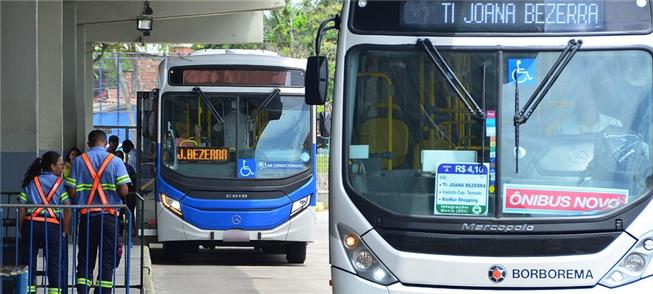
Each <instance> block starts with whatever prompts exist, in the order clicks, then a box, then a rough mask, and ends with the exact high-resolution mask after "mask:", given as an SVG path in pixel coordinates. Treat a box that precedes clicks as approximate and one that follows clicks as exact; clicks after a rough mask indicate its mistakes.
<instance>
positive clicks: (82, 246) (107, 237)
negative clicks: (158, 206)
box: [76, 213, 120, 293]
mask: <svg viewBox="0 0 653 294" xmlns="http://www.w3.org/2000/svg"><path fill="white" fill-rule="evenodd" d="M117 233H118V216H115V215H112V214H109V213H102V214H91V215H89V214H82V215H80V220H79V250H78V252H79V253H78V254H77V261H78V263H77V274H76V277H77V279H76V284H77V292H78V293H89V291H90V289H91V288H93V287H96V290H95V293H111V292H112V289H113V270H114V268H115V265H116V264H117V262H118V260H119V259H120V256H118V255H117V252H118V251H117V250H116V249H117V248H116V247H117V246H118V234H117ZM98 252H99V253H100V258H99V267H100V269H99V276H98V278H97V280H96V282H95V284H93V277H92V275H93V270H94V269H95V260H96V259H97V257H98V256H97V254H98ZM98 289H99V291H98Z"/></svg>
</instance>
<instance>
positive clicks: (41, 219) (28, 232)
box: [18, 151, 70, 294]
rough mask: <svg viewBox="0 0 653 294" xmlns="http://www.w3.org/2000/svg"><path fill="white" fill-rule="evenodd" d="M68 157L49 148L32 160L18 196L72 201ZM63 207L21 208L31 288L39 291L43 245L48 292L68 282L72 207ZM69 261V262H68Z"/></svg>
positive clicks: (27, 200) (40, 202) (61, 202)
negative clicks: (67, 177)
mask: <svg viewBox="0 0 653 294" xmlns="http://www.w3.org/2000/svg"><path fill="white" fill-rule="evenodd" d="M63 169H64V160H63V158H62V157H61V155H60V154H59V153H57V152H54V151H48V152H46V153H45V154H43V156H41V157H39V158H37V159H35V160H34V162H32V164H31V165H30V167H29V169H28V170H27V172H26V173H25V176H24V177H23V182H22V187H23V192H21V193H20V194H19V196H18V201H19V202H20V203H21V204H36V205H68V204H70V200H69V197H68V193H67V192H66V189H65V188H64V185H63V179H62V178H61V175H62V174H63ZM61 212H62V209H61V208H44V207H38V208H19V209H18V215H19V218H18V228H19V230H20V231H21V237H22V252H23V254H22V259H23V264H27V265H28V267H29V292H30V293H36V271H37V270H36V266H37V261H38V255H37V254H38V251H39V249H40V248H43V254H44V256H45V260H46V263H45V270H46V272H47V276H48V291H47V293H48V294H59V293H61V290H62V288H63V286H64V285H65V282H66V280H65V277H63V276H62V275H61V272H60V270H64V271H65V268H61V264H62V261H63V260H62V259H63V258H62V251H63V250H62V247H61V246H62V243H64V242H62V240H63V235H62V234H68V233H69V224H70V210H69V209H65V210H64V214H63V215H62V213H61ZM64 264H65V263H64Z"/></svg>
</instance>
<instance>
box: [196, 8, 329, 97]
mask: <svg viewBox="0 0 653 294" xmlns="http://www.w3.org/2000/svg"><path fill="white" fill-rule="evenodd" d="M341 9H342V1H340V0H318V1H316V0H302V1H300V2H297V1H290V0H286V3H285V5H284V6H283V7H282V8H280V9H277V10H273V11H270V12H266V13H265V19H264V35H263V43H250V44H195V45H193V49H196V50H197V49H230V48H234V49H262V50H270V51H275V52H278V53H279V54H280V55H281V56H287V57H293V58H307V57H308V56H311V55H313V54H315V36H316V34H317V30H318V28H319V26H320V23H321V22H322V21H324V20H326V19H328V18H330V17H333V16H334V15H336V14H339V13H340V10H341ZM336 48H337V34H336V33H335V32H329V33H327V34H326V35H325V36H324V38H323V39H322V44H321V52H320V53H321V54H323V55H326V56H327V58H328V60H329V64H330V65H331V67H330V68H329V71H330V73H329V76H330V77H331V79H329V94H328V97H329V100H331V99H330V98H331V97H333V75H334V72H335V67H334V66H333V65H335V56H336ZM320 109H321V108H320Z"/></svg>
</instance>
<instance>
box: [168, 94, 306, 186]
mask: <svg viewBox="0 0 653 294" xmlns="http://www.w3.org/2000/svg"><path fill="white" fill-rule="evenodd" d="M205 94H206V97H207V98H208V99H207V100H203V99H202V98H201V97H200V96H199V95H198V94H195V93H171V92H169V93H165V94H164V95H163V100H162V101H163V102H162V110H161V111H162V137H161V138H162V139H163V140H162V150H163V154H162V165H163V166H164V167H166V168H169V169H172V170H174V171H176V172H177V173H179V174H182V175H184V176H190V177H203V178H240V179H270V178H286V177H290V176H293V175H296V174H299V173H301V172H304V171H306V170H308V169H309V168H310V166H311V162H310V160H311V152H310V136H309V135H310V128H311V125H310V108H309V107H308V106H307V105H306V104H305V103H304V98H303V96H287V95H274V96H273V97H272V99H267V100H268V101H266V98H268V97H270V95H268V93H261V94H248V95H240V94H239V95H227V94H216V93H208V92H207V93H205ZM207 103H211V105H212V108H213V109H214V110H215V113H214V112H213V111H212V110H210V108H209V107H207Z"/></svg>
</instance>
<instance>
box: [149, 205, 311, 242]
mask: <svg viewBox="0 0 653 294" xmlns="http://www.w3.org/2000/svg"><path fill="white" fill-rule="evenodd" d="M316 220H317V218H316V215H315V208H314V207H313V206H309V207H308V208H307V209H304V210H303V211H301V212H300V213H298V214H297V215H295V216H293V217H292V218H290V219H289V220H288V221H286V222H284V223H282V224H281V225H279V226H277V227H276V228H273V229H270V230H248V231H244V230H203V229H200V228H197V227H196V226H194V225H192V224H190V223H188V222H186V221H184V220H183V219H181V218H180V217H178V216H177V215H175V214H173V213H172V212H170V211H169V210H168V209H166V208H165V207H163V205H161V202H157V227H158V229H157V233H158V240H159V242H168V241H207V240H208V241H223V242H224V243H226V244H227V245H228V243H234V244H243V243H248V242H252V243H253V242H256V241H288V242H312V241H313V240H314V239H315V222H316ZM236 231H238V232H236ZM234 233H235V235H238V236H239V238H237V240H225V237H227V238H226V239H229V238H230V236H233V235H234ZM243 236H249V238H245V239H244V240H243V239H242V238H241V237H243Z"/></svg>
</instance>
